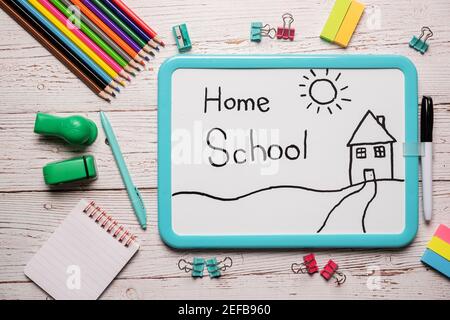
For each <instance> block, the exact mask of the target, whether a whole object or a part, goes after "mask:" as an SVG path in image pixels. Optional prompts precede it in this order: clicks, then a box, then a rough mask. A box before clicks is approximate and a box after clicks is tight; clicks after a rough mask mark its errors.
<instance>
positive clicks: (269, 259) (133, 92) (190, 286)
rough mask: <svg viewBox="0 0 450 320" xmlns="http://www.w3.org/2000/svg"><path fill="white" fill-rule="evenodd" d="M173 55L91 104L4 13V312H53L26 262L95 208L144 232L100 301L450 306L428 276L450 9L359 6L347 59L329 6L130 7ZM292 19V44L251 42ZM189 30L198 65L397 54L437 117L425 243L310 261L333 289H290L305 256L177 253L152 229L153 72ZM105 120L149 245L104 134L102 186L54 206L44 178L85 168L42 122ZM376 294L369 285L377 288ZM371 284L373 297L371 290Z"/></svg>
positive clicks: (442, 139) (64, 194)
mask: <svg viewBox="0 0 450 320" xmlns="http://www.w3.org/2000/svg"><path fill="white" fill-rule="evenodd" d="M127 2H129V4H130V6H131V7H132V8H135V11H136V12H138V13H139V14H140V15H141V16H142V17H143V18H144V20H146V21H148V22H149V23H150V24H151V25H152V26H154V28H155V29H156V30H158V31H159V34H160V36H161V37H162V38H163V39H164V40H165V41H166V42H167V46H166V48H164V49H162V50H161V53H159V54H157V58H156V59H155V60H154V61H153V62H152V63H150V64H149V68H148V70H146V71H144V72H142V73H140V74H139V75H138V76H137V79H136V80H134V81H133V82H132V83H131V84H130V85H129V86H128V88H126V89H125V90H122V91H123V92H122V93H121V94H120V96H119V97H118V98H117V99H116V100H115V101H113V103H111V104H107V103H105V102H103V101H102V100H101V99H99V98H97V97H96V96H95V95H94V94H92V93H91V92H90V91H89V90H88V89H87V88H86V87H85V86H84V85H83V84H82V83H81V82H80V81H79V80H78V79H77V78H75V76H74V75H72V74H71V73H70V72H69V71H68V70H67V69H66V68H65V67H64V66H63V65H61V64H60V63H59V62H58V61H57V60H56V59H55V58H53V57H52V56H51V55H50V54H49V53H48V52H47V51H46V50H45V49H44V48H43V47H42V46H40V45H39V44H38V43H37V42H36V41H35V40H34V39H33V38H32V37H31V36H29V35H28V34H27V33H26V32H25V31H24V30H22V29H21V28H20V27H19V26H18V25H17V24H16V23H15V22H14V21H13V20H12V19H10V18H9V17H8V16H7V15H6V14H5V13H4V12H2V11H0V25H1V30H0V70H1V73H0V299H45V298H47V297H48V296H47V294H46V293H45V292H43V291H42V290H40V289H39V288H38V287H37V286H36V285H34V284H33V283H32V282H30V281H29V280H28V279H27V278H26V277H25V276H24V274H23V269H24V266H25V264H26V262H27V261H28V260H29V259H30V258H31V257H32V255H33V254H34V253H35V252H36V251H37V250H38V248H39V247H40V246H41V245H42V244H43V243H44V242H45V241H46V239H48V237H49V236H50V234H51V233H52V232H53V231H54V230H55V228H56V227H57V226H58V224H59V223H60V222H61V221H62V220H63V219H64V217H65V215H66V214H67V213H68V211H69V209H70V208H72V207H73V206H74V205H75V203H76V202H78V200H79V199H80V198H82V197H84V198H88V199H94V200H96V201H97V202H98V203H99V204H102V205H103V206H104V207H106V208H108V209H109V210H110V211H111V212H113V213H114V215H117V216H118V219H119V220H121V221H122V222H123V223H125V224H126V225H128V226H129V227H131V228H134V229H135V230H137V233H138V236H139V238H140V241H141V250H140V251H139V252H138V254H137V256H136V257H135V258H134V259H133V260H132V261H131V263H130V264H128V265H127V267H126V268H125V269H124V270H123V271H122V272H121V273H120V274H119V276H118V277H117V279H116V280H115V281H113V282H112V284H111V286H110V287H109V288H108V289H107V290H106V291H105V293H104V294H103V296H102V298H104V299H112V298H116V299H169V298H175V299H183V298H189V299H201V298H215V299H221V298H230V299H241V298H261V299H299V298H306V299H312V298H320V299H329V298H338V299H357V298H375V299H378V298H387V299H400V298H413V299H424V298H428V299H450V281H448V280H447V279H446V278H445V277H443V276H442V275H440V274H438V273H437V272H435V271H434V270H430V269H427V268H426V267H425V266H424V265H422V263H421V262H420V256H421V255H422V253H423V251H424V249H425V246H426V243H427V242H428V240H429V239H430V237H431V235H432V234H433V232H434V230H435V229H436V227H437V225H438V224H439V223H445V224H447V225H448V224H450V214H449V211H450V209H449V206H450V168H449V165H450V143H449V140H450V112H449V111H450V41H449V37H450V29H449V22H448V21H449V20H448V19H449V16H450V2H448V0H434V1H420V0H397V1H391V0H389V1H388V0H378V1H376V0H364V1H363V2H365V3H366V4H367V9H366V12H365V15H364V17H363V19H362V21H361V22H360V24H359V26H358V29H357V32H356V34H355V35H354V37H353V39H352V42H351V45H350V46H349V48H348V49H346V50H343V49H340V48H338V47H337V46H335V45H331V44H328V43H326V42H323V41H322V40H320V39H319V34H320V31H321V28H322V26H323V24H324V22H325V20H326V17H327V16H328V13H329V12H330V10H331V6H332V4H333V2H334V1H331V0H327V1H325V0H315V1H298V0H283V1H281V0H280V1H277V0H272V1H259V0H235V1H222V0H212V1H205V0H203V1H202V0H190V1H183V0H167V1H146V0H127ZM285 12H290V13H292V14H293V15H294V17H295V19H296V20H295V22H294V24H295V28H296V39H295V41H294V42H283V41H277V40H268V39H263V41H262V42H261V43H260V44H255V43H252V42H250V41H249V26H250V22H252V21H263V22H264V23H270V24H272V25H274V26H278V25H279V24H280V23H281V15H282V14H283V13H285ZM183 22H185V23H187V24H188V28H189V32H190V36H191V39H192V41H193V49H192V53H216V54H217V53H219V54H220V53H223V54H225V53H226V54H231V53H315V54H318V53H373V54H378V53H385V54H386V53H388V54H389V53H392V54H402V55H405V56H408V57H409V58H411V59H412V60H413V62H414V63H415V64H416V67H417V69H418V73H419V93H420V94H421V95H422V94H427V95H431V96H432V97H433V98H434V103H435V107H436V111H435V114H436V118H435V135H434V137H435V149H434V150H435V155H434V156H435V161H434V217H433V221H432V223H431V224H430V225H426V224H424V223H423V219H422V217H420V227H419V233H418V235H417V237H416V239H415V240H414V242H413V243H412V244H411V245H410V246H408V247H407V248H404V249H392V250H376V249H372V250H342V249H341V250H314V251H315V253H316V255H317V259H318V262H319V264H321V265H323V264H324V263H325V262H326V261H327V260H328V259H329V258H332V259H334V260H335V261H337V262H338V263H339V264H340V266H341V268H342V270H343V271H344V272H345V273H346V274H347V275H348V279H347V282H346V283H345V284H344V285H343V286H341V287H337V286H335V285H334V284H332V283H326V282H325V281H323V279H321V277H320V276H319V275H316V276H314V277H309V276H307V275H303V276H302V275H300V276H299V275H294V274H293V273H292V272H291V270H290V265H291V263H292V262H295V261H300V260H301V257H302V256H303V255H304V254H306V253H307V252H308V251H309V250H267V251H250V250H249V251H242V250H239V251H226V252H220V251H208V252H201V251H195V252H192V251H174V250H171V249H169V248H168V247H166V246H165V245H164V244H163V243H162V241H161V240H160V238H159V235H158V229H157V204H156V203H157V201H156V199H157V179H156V178H157V170H156V167H157V153H156V150H157V125H156V119H157V71H158V67H159V65H160V64H161V63H162V61H164V59H165V58H167V57H170V56H172V55H174V54H175V53H176V52H177V50H176V47H175V44H174V39H173V37H172V35H171V27H172V26H173V25H175V24H179V23H183ZM423 25H428V26H430V27H431V29H432V30H433V32H434V34H435V36H434V37H433V38H432V39H431V40H430V42H429V43H430V48H429V51H428V52H427V53H426V54H425V55H423V56H422V55H420V54H419V53H418V52H416V51H414V50H412V49H411V48H409V47H408V41H409V40H410V39H411V37H412V36H413V35H417V34H418V32H419V30H420V28H421V27H422V26H423ZM99 110H106V111H108V112H109V115H110V118H111V121H112V122H113V123H114V126H115V130H116V133H117V135H118V139H119V141H120V143H121V146H122V150H123V152H124V155H125V158H126V161H127V162H128V165H129V168H130V171H131V173H132V176H133V177H134V180H135V183H136V184H137V185H138V187H139V188H140V189H141V191H142V193H143V198H144V201H145V204H146V206H147V209H148V212H149V228H148V231H147V232H142V231H140V229H139V227H138V225H137V222H136V219H135V217H134V214H133V211H132V209H131V206H130V202H129V200H128V197H127V193H126V191H125V190H124V187H123V184H122V181H121V178H120V175H119V172H118V170H117V167H116V165H115V162H114V159H113V156H112V153H111V151H110V149H109V148H108V147H107V146H106V145H105V144H104V143H103V141H104V135H103V131H102V130H101V129H100V130H99V138H98V140H97V142H96V143H95V144H94V145H93V146H91V147H89V148H88V150H87V152H89V153H92V154H94V155H95V157H96V159H97V161H98V169H99V179H98V180H97V181H95V182H93V183H92V184H88V185H83V186H80V187H71V188H65V189H63V188H59V189H58V190H57V191H52V192H50V191H49V189H48V188H47V187H46V186H45V184H44V182H43V178H42V167H43V166H44V165H45V164H46V163H48V162H51V161H55V160H59V159H65V158H69V157H71V156H75V155H78V154H80V150H77V148H74V147H70V146H67V145H66V144H64V143H61V142H60V141H58V140H57V139H48V138H41V137H39V136H38V135H36V134H34V133H33V125H34V118H35V114H36V112H37V111H42V112H49V113H57V114H59V115H66V114H73V113H75V114H82V115H85V116H87V117H89V118H91V119H93V120H94V121H96V122H97V124H98V125H99V128H100V123H99V117H98V111H99ZM225 255H229V256H231V257H232V258H233V260H234V266H233V267H232V268H231V269H230V270H229V271H227V272H226V274H225V275H224V276H223V277H222V278H220V279H218V280H210V279H209V278H207V277H206V278H204V279H201V280H197V281H194V280H193V279H192V278H191V277H190V275H189V274H185V273H183V272H181V271H180V270H178V268H177V262H178V260H179V259H180V258H192V257H193V256H204V257H209V256H217V257H224V256H225ZM368 283H369V285H368ZM371 283H372V285H370V284H371Z"/></svg>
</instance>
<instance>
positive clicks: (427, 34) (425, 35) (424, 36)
mask: <svg viewBox="0 0 450 320" xmlns="http://www.w3.org/2000/svg"><path fill="white" fill-rule="evenodd" d="M432 36H433V32H432V31H431V29H430V28H428V27H422V29H421V33H420V37H418V38H417V37H416V36H413V37H412V39H411V41H410V42H409V46H410V47H411V48H413V49H414V50H416V51H419V52H420V53H421V54H424V53H425V52H426V51H427V50H428V43H427V40H428V39H430V38H431V37H432Z"/></svg>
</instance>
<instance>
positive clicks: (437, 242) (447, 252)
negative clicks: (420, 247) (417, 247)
mask: <svg viewBox="0 0 450 320" xmlns="http://www.w3.org/2000/svg"><path fill="white" fill-rule="evenodd" d="M428 249H431V250H433V251H434V252H436V253H437V254H438V255H440V256H441V257H443V258H445V259H447V260H449V261H450V244H449V243H447V242H445V241H444V240H442V239H440V238H438V237H433V238H431V241H430V242H428Z"/></svg>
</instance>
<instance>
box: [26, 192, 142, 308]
mask: <svg viewBox="0 0 450 320" xmlns="http://www.w3.org/2000/svg"><path fill="white" fill-rule="evenodd" d="M88 205H89V202H88V201H86V200H81V201H80V202H79V203H78V205H77V206H76V207H75V208H74V209H73V210H72V212H70V214H69V215H68V216H67V218H66V219H65V220H64V221H63V223H62V224H61V225H60V226H59V227H58V228H57V230H56V231H55V233H54V234H53V235H52V236H51V237H50V239H49V240H48V241H47V242H46V243H45V244H44V246H43V247H42V248H41V249H40V250H39V251H38V252H37V253H36V255H35V256H34V257H33V258H32V259H31V261H30V262H29V263H28V264H27V266H26V267H25V275H26V276H27V277H29V278H30V279H31V280H33V281H34V282H35V283H36V284H37V285H39V286H40V287H41V288H42V289H43V290H45V291H46V292H47V293H48V294H50V295H51V296H52V297H53V298H55V299H65V300H69V299H97V298H98V297H99V296H100V295H101V294H102V292H103V291H104V290H105V289H106V287H107V286H108V285H109V284H110V283H111V281H112V280H113V279H114V278H115V277H116V276H117V274H118V273H119V272H120V270H122V268H123V267H124V266H125V265H126V264H127V262H128V261H129V260H130V259H131V258H132V257H133V255H134V254H135V253H136V251H137V250H138V249H139V244H138V243H137V242H136V241H135V240H134V241H132V242H131V243H130V244H129V246H128V247H127V246H125V244H126V240H127V239H129V237H128V236H127V237H126V238H125V239H123V241H122V242H119V239H120V236H121V235H122V234H123V232H120V233H119V234H118V235H117V237H113V234H114V232H115V231H116V230H117V228H118V227H120V224H118V225H117V226H116V227H115V228H114V229H113V230H111V232H107V229H108V226H109V225H110V223H111V222H109V223H108V224H106V225H105V226H104V227H103V228H102V222H103V221H105V220H104V219H106V217H103V219H101V220H100V221H98V222H96V221H95V218H96V217H98V214H100V212H97V214H96V215H94V216H93V217H89V214H88V213H85V212H83V210H84V209H85V208H86V207H88ZM109 214H110V213H108V215H109Z"/></svg>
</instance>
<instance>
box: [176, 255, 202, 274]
mask: <svg viewBox="0 0 450 320" xmlns="http://www.w3.org/2000/svg"><path fill="white" fill-rule="evenodd" d="M178 269H180V270H182V271H184V272H186V273H188V272H191V271H192V274H191V275H192V277H193V278H202V277H203V270H204V269H205V259H203V258H194V260H193V261H192V262H188V261H186V260H184V259H180V261H178Z"/></svg>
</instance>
